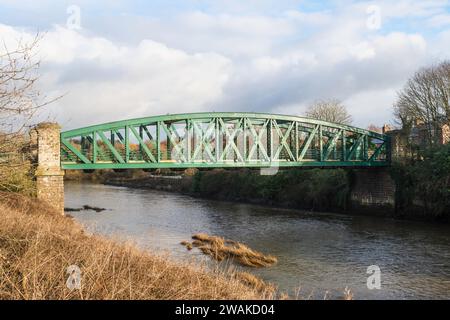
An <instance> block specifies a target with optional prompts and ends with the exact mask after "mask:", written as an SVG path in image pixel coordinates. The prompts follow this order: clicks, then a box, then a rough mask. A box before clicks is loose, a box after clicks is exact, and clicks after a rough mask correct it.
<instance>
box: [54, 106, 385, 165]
mask: <svg viewBox="0 0 450 320" xmlns="http://www.w3.org/2000/svg"><path fill="white" fill-rule="evenodd" d="M389 163H390V140H389V137H388V136H386V135H383V134H379V133H376V132H371V131H367V130H363V129H359V128H355V127H351V126H345V125H340V124H335V123H329V122H324V121H319V120H314V119H308V118H301V117H295V116H284V115H273V114H259V113H192V114H177V115H164V116H155V117H148V118H140V119H132V120H124V121H117V122H111V123H106V124H100V125H95V126H90V127H86V128H80V129H75V130H70V131H66V132H63V133H61V165H62V168H63V169H88V170H91V169H132V168H135V169H139V168H140V169H157V168H192V167H195V168H227V167H230V168H239V167H256V168H258V167H260V168H262V167H273V166H276V167H301V166H310V167H311V166H313V167H374V166H387V165H389Z"/></svg>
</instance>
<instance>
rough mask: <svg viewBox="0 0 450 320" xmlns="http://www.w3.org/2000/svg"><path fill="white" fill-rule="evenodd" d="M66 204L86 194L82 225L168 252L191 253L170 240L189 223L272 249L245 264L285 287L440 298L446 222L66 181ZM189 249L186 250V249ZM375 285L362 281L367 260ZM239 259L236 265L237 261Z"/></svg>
mask: <svg viewBox="0 0 450 320" xmlns="http://www.w3.org/2000/svg"><path fill="white" fill-rule="evenodd" d="M65 192H66V200H65V201H66V207H81V206H82V205H85V204H88V205H91V206H98V207H103V208H107V210H106V211H103V212H99V213H97V212H94V211H81V212H70V214H71V215H72V216H74V218H75V219H76V220H78V221H79V222H81V223H82V224H83V225H85V226H86V228H87V229H88V230H90V231H91V232H97V233H101V234H105V235H114V236H120V237H121V238H126V239H132V240H133V241H135V242H136V243H137V244H138V245H140V246H142V247H143V248H146V249H147V248H148V249H149V250H152V251H155V250H156V251H158V252H168V253H169V254H170V256H171V257H172V258H173V259H174V260H190V259H193V258H192V257H193V256H194V257H195V256H198V257H200V256H201V254H200V253H198V251H197V249H194V250H192V251H190V252H188V251H187V250H186V249H185V248H184V247H183V246H181V245H180V244H179V243H180V241H182V240H189V239H190V237H191V236H192V235H193V234H195V233H198V232H205V233H208V234H211V235H218V236H223V237H225V238H229V239H233V240H237V241H240V242H243V243H245V244H247V245H249V246H250V247H251V248H254V249H256V250H258V251H262V252H264V253H267V254H272V255H274V256H276V257H277V258H278V263H277V264H276V265H275V266H273V267H270V268H264V269H249V270H246V271H251V272H253V273H255V274H257V275H258V276H260V277H262V278H263V279H264V280H267V281H269V282H272V283H275V284H276V285H277V286H278V287H279V288H280V289H281V290H282V291H286V292H288V293H290V294H291V295H293V296H295V295H296V294H297V292H300V296H303V297H309V296H310V297H312V298H314V299H320V298H323V297H324V295H325V293H326V292H327V291H328V292H329V293H328V296H329V297H330V298H339V297H341V296H342V293H343V291H344V288H345V287H348V288H350V289H351V291H352V292H353V294H354V298H355V299H450V226H448V225H435V224H428V223H421V222H406V221H395V220H391V219H384V218H379V217H367V216H357V215H353V216H349V215H339V214H332V213H312V212H304V211H298V210H285V209H277V208H267V207H262V206H255V205H247V204H238V203H229V202H219V201H210V200H204V199H196V198H192V197H189V196H185V195H180V194H175V193H167V192H161V191H153V190H140V189H130V188H124V187H115V186H107V185H101V184H91V183H73V182H67V183H66V185H65ZM194 259H195V258H194ZM372 265H376V266H378V267H379V268H380V271H381V274H380V279H381V288H380V289H372V290H370V289H368V287H367V278H368V277H369V276H370V274H368V273H367V268H368V267H369V266H372ZM243 269H246V268H243Z"/></svg>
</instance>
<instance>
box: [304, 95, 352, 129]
mask: <svg viewBox="0 0 450 320" xmlns="http://www.w3.org/2000/svg"><path fill="white" fill-rule="evenodd" d="M305 115H306V116H307V117H309V118H313V119H318V120H324V121H329V122H334V123H341V124H351V123H352V122H353V119H352V117H351V115H350V114H349V113H348V112H347V109H346V108H345V106H344V105H343V104H342V102H341V101H339V100H337V99H330V100H318V101H316V102H314V103H313V104H311V105H310V106H309V107H308V110H306V113H305Z"/></svg>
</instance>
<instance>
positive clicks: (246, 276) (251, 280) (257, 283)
mask: <svg viewBox="0 0 450 320" xmlns="http://www.w3.org/2000/svg"><path fill="white" fill-rule="evenodd" d="M235 278H236V279H238V280H239V281H241V282H242V283H244V284H245V285H246V286H249V287H250V288H252V289H256V290H257V291H258V292H262V293H264V294H266V295H267V294H274V293H275V291H276V287H275V286H274V285H273V284H271V283H266V282H265V281H264V280H262V279H261V278H259V277H257V276H255V275H254V274H251V273H249V272H236V273H235Z"/></svg>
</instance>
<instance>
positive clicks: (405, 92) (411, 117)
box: [394, 61, 450, 144]
mask: <svg viewBox="0 0 450 320" xmlns="http://www.w3.org/2000/svg"><path fill="white" fill-rule="evenodd" d="M394 116H395V118H396V121H397V123H399V124H400V125H402V128H403V129H404V130H405V131H410V130H411V128H412V127H413V125H414V124H415V123H421V124H422V125H423V126H425V128H426V132H427V142H428V143H429V144H433V143H435V142H436V141H437V139H438V137H437V134H436V133H437V132H439V130H440V127H441V126H442V124H443V123H449V122H450V62H449V61H445V62H442V63H440V64H438V65H433V66H431V67H428V68H423V69H421V70H419V71H418V72H416V73H415V74H414V76H413V77H412V78H410V79H409V80H408V82H407V83H406V85H405V87H404V88H403V89H402V90H401V91H400V92H399V93H398V99H397V101H396V103H395V104H394Z"/></svg>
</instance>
